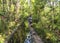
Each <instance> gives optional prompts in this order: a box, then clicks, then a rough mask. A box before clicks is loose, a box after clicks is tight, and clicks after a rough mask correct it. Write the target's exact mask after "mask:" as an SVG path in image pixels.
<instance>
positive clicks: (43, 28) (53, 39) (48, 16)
mask: <svg viewBox="0 0 60 43" xmlns="http://www.w3.org/2000/svg"><path fill="white" fill-rule="evenodd" d="M51 2H52V3H53V4H51ZM54 3H55V4H54ZM59 5H60V1H58V0H31V1H30V3H28V0H0V43H3V42H4V40H5V38H7V37H8V36H9V35H10V34H11V32H12V31H13V30H14V29H15V28H16V27H17V26H18V25H20V26H19V27H20V28H19V30H20V34H19V32H17V33H16V34H14V35H13V37H14V40H17V39H18V40H20V42H21V43H23V42H24V40H23V39H25V37H26V33H27V32H29V27H28V21H27V18H28V16H29V15H30V14H31V15H32V18H33V23H32V24H33V25H32V27H33V28H34V29H35V31H36V32H37V33H38V35H39V36H40V37H41V38H42V40H43V42H45V43H60V12H59V11H60V6H59ZM19 30H17V31H19ZM17 34H19V35H18V36H17ZM16 37H17V38H16Z"/></svg>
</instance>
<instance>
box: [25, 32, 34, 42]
mask: <svg viewBox="0 0 60 43" xmlns="http://www.w3.org/2000/svg"><path fill="white" fill-rule="evenodd" d="M24 43H33V38H32V35H31V33H30V32H29V33H27V35H26V39H25V42H24Z"/></svg>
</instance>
